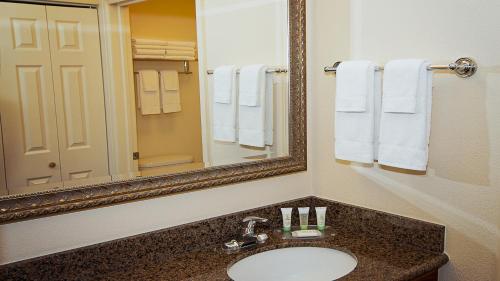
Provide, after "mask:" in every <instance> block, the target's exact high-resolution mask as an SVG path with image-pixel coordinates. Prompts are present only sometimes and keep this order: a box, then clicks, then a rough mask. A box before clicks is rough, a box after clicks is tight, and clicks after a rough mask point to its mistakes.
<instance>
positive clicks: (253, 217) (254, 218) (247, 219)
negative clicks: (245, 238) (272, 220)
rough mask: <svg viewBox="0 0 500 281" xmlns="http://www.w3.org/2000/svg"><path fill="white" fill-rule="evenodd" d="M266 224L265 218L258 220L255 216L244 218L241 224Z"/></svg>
mask: <svg viewBox="0 0 500 281" xmlns="http://www.w3.org/2000/svg"><path fill="white" fill-rule="evenodd" d="M252 221H253V222H254V223H255V222H267V221H268V219H266V218H260V217H255V216H250V217H245V218H244V219H243V222H252Z"/></svg>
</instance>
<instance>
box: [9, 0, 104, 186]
mask: <svg viewBox="0 0 500 281" xmlns="http://www.w3.org/2000/svg"><path fill="white" fill-rule="evenodd" d="M0 21H1V22H0V37H1V38H0V39H1V40H0V84H1V87H0V113H1V121H2V132H3V134H2V135H3V146H4V151H5V153H4V154H5V155H4V162H5V172H6V182H7V188H8V190H9V193H10V194H13V193H24V192H33V191H40V190H46V189H52V188H57V187H60V186H62V185H63V183H62V182H64V185H65V186H67V185H73V184H81V183H94V182H98V181H104V180H109V179H110V176H109V172H108V156H107V155H108V154H107V144H106V122H105V108H104V92H103V82H102V69H101V58H100V42H99V29H98V20H97V11H96V10H95V9H84V8H68V7H56V6H43V5H29V4H19V3H5V2H0Z"/></svg>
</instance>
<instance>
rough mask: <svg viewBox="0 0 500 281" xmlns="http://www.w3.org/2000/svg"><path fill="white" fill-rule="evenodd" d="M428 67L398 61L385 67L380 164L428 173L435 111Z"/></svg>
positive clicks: (426, 63) (426, 64)
mask: <svg viewBox="0 0 500 281" xmlns="http://www.w3.org/2000/svg"><path fill="white" fill-rule="evenodd" d="M429 65H430V63H429V62H428V61H426V60H399V61H393V62H389V63H388V64H387V65H386V67H385V75H384V97H383V102H382V116H381V122H380V148H379V159H378V162H379V163H380V164H383V165H387V166H393V167H398V168H403V169H409V170H417V171H425V170H426V169H427V160H428V153H429V136H430V129H431V123H430V122H431V109H432V72H431V71H428V70H427V67H429ZM407 83H409V84H407ZM386 90H387V91H389V92H388V93H386V92H385V91H386ZM413 93H414V94H413ZM405 102H408V104H406V103H405Z"/></svg>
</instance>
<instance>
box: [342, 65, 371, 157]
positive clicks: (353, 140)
mask: <svg viewBox="0 0 500 281" xmlns="http://www.w3.org/2000/svg"><path fill="white" fill-rule="evenodd" d="M380 103H381V74H380V73H379V72H375V64H373V63H372V62H370V61H349V62H343V63H341V64H340V65H339V67H338V69H337V89H336V98H335V157H336V158H337V159H341V160H347V161H354V162H361V163H373V160H374V159H376V158H377V155H376V151H377V148H376V145H377V134H376V128H377V127H378V125H377V122H378V118H377V116H378V115H379V114H378V111H377V110H379V109H380Z"/></svg>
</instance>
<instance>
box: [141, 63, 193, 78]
mask: <svg viewBox="0 0 500 281" xmlns="http://www.w3.org/2000/svg"><path fill="white" fill-rule="evenodd" d="M134 60H147V61H153V60H154V59H134ZM171 61H175V60H171ZM182 62H184V64H183V68H184V71H179V72H178V73H179V74H193V72H191V69H190V65H189V61H188V60H185V61H182ZM134 73H135V74H138V73H139V72H137V71H134Z"/></svg>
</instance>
